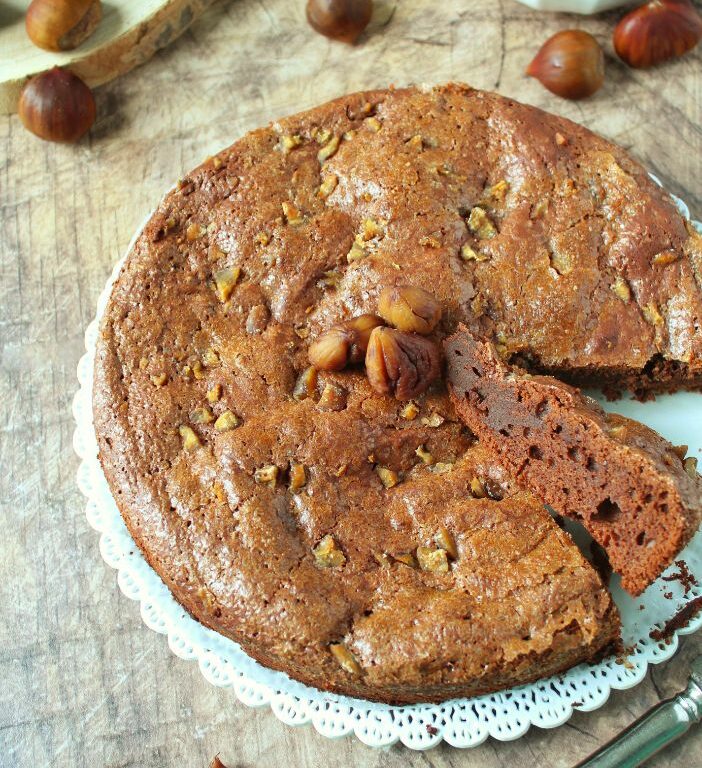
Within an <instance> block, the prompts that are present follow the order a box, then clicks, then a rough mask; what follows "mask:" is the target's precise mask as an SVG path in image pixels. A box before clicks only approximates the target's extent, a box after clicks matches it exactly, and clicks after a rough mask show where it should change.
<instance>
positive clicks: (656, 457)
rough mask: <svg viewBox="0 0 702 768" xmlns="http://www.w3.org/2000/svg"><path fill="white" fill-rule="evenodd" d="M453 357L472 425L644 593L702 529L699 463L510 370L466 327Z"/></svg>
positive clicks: (571, 394)
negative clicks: (576, 522)
mask: <svg viewBox="0 0 702 768" xmlns="http://www.w3.org/2000/svg"><path fill="white" fill-rule="evenodd" d="M445 350H446V360H447V376H448V383H449V391H450V394H451V398H452V400H453V403H454V405H455V407H456V410H457V411H458V413H459V415H460V417H461V418H462V419H463V421H464V422H465V423H466V424H467V425H468V426H469V427H470V429H471V430H472V431H473V432H474V433H475V434H476V435H477V436H478V437H479V439H480V440H481V441H482V442H483V444H484V445H485V446H486V447H488V448H489V449H491V450H492V451H494V453H495V455H496V457H498V458H499V460H500V462H501V463H502V464H503V466H504V467H505V468H506V469H507V470H508V471H510V472H512V473H513V475H514V477H515V478H516V480H517V482H518V483H519V484H520V485H522V486H523V487H525V488H528V489H529V490H530V491H532V492H533V493H534V494H536V495H537V496H538V497H539V498H541V499H543V500H544V501H545V502H546V503H547V504H549V505H550V506H552V507H553V508H554V509H555V510H557V511H558V512H560V513H563V514H565V515H568V516H569V517H572V518H574V519H577V520H581V521H582V523H583V525H584V526H585V528H586V529H587V530H588V531H589V533H590V534H591V535H592V537H593V538H594V539H595V540H596V541H597V542H599V543H600V544H601V545H602V547H604V549H605V551H606V552H607V554H608V556H609V559H610V563H611V565H612V568H613V569H614V571H616V572H617V573H619V574H621V577H622V586H623V587H624V589H626V590H627V591H628V592H630V593H631V594H633V595H637V594H639V593H640V592H642V591H643V590H644V589H645V588H646V587H647V586H648V585H649V584H650V583H651V581H653V580H654V579H655V578H656V577H657V576H658V575H659V574H660V573H661V571H662V570H663V569H664V568H666V566H668V565H669V564H670V563H671V562H672V560H673V558H674V557H675V555H676V554H677V553H678V552H679V551H680V550H681V549H682V548H683V547H684V546H685V544H686V543H687V542H688V541H689V540H690V538H691V537H692V535H693V534H694V532H695V531H696V530H697V527H698V525H699V523H700V517H701V516H702V478H700V476H699V474H698V473H697V471H696V465H697V461H696V459H693V458H685V452H686V447H684V446H681V447H675V446H673V445H671V444H670V443H669V442H668V441H667V440H664V439H663V438H662V437H661V436H660V435H659V434H658V433H656V432H654V431H653V430H652V429H649V428H648V427H646V426H645V425H643V424H640V423H639V422H636V421H633V420H631V419H627V418H624V417H623V416H618V415H616V414H607V413H605V412H604V411H603V410H602V408H600V406H599V405H598V404H597V403H596V402H595V401H594V400H592V399H591V398H589V397H586V396H584V395H583V394H582V393H581V392H580V390H579V389H576V388H574V387H571V386H569V385H567V384H564V383H562V382H560V381H558V380H557V379H554V378H552V377H549V376H532V375H530V374H529V373H527V372H526V371H524V370H522V369H520V368H518V367H516V366H510V365H507V364H506V363H504V362H502V361H501V359H500V358H499V356H498V354H497V351H496V349H495V347H494V346H493V345H492V343H490V342H488V341H482V340H479V339H477V338H476V337H475V336H474V335H472V334H471V333H470V332H469V331H468V329H467V328H465V326H460V327H459V329H458V331H457V333H455V334H454V335H453V336H451V337H450V338H449V339H447V340H446V342H445Z"/></svg>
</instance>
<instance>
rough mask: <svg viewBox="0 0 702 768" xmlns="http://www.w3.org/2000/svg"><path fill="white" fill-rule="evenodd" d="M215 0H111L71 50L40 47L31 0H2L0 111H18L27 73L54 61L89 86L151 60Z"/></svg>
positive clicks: (103, 5)
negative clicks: (30, 20) (29, 15)
mask: <svg viewBox="0 0 702 768" xmlns="http://www.w3.org/2000/svg"><path fill="white" fill-rule="evenodd" d="M211 3H212V0H110V2H109V3H104V2H103V4H102V13H103V15H102V21H101V22H100V24H99V25H98V27H97V29H96V30H95V32H94V33H93V34H92V35H91V36H90V37H89V38H88V39H87V40H86V41H85V42H84V43H83V45H81V46H79V47H78V48H76V49H75V50H73V51H66V52H64V53H54V52H53V51H44V50H42V49H41V48H37V47H36V46H35V45H34V44H33V43H32V42H31V41H30V39H29V38H28V37H27V32H26V30H25V27H24V15H25V13H26V10H27V7H28V5H29V2H28V0H0V114H5V115H7V114H12V113H13V112H16V111H17V102H18V99H19V94H20V91H21V89H22V86H23V85H24V83H25V82H26V81H27V79H28V78H30V77H32V76H33V75H36V74H38V73H39V72H43V71H44V70H46V69H49V68H51V67H53V66H55V65H59V66H62V67H67V68H68V69H70V70H71V71H73V72H75V73H76V74H77V75H79V76H80V77H82V78H83V80H85V82H86V83H87V84H88V85H90V86H96V85H101V84H102V83H106V82H108V81H109V80H112V79H113V78H115V77H118V76H119V75H121V74H123V73H124V72H128V71H129V70H130V69H133V68H134V67H137V66H139V64H143V63H144V62H145V61H147V60H148V59H150V58H151V57H152V56H153V55H154V53H156V51H157V50H158V49H159V48H163V47H164V46H166V45H168V43H170V42H171V41H172V40H175V38H177V37H178V35H180V34H181V33H182V32H184V31H185V30H186V29H187V28H188V27H189V26H190V24H191V23H192V21H193V20H194V19H195V18H197V16H198V15H199V14H200V13H201V12H202V11H203V10H204V9H205V8H207V6H208V5H210V4H211Z"/></svg>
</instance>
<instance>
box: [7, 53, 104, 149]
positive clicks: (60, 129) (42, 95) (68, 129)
mask: <svg viewBox="0 0 702 768" xmlns="http://www.w3.org/2000/svg"><path fill="white" fill-rule="evenodd" d="M18 112H19V116H20V120H22V123H23V124H24V127H25V128H26V129H27V130H28V131H31V132H32V133H33V134H35V135H36V136H39V138H41V139H46V140H47V141H65V142H70V141H78V139H79V138H80V137H81V136H82V135H83V134H84V133H86V132H87V131H88V130H89V129H90V127H91V126H92V124H93V123H94V122H95V99H94V98H93V93H92V91H91V90H90V88H88V86H87V85H86V84H85V83H84V82H83V81H82V80H81V79H80V78H79V77H78V76H77V75H74V74H73V73H72V72H69V71H68V70H65V69H61V68H60V67H54V68H53V69H50V70H49V71H48V72H42V74H40V75H37V76H36V77H33V78H32V79H31V80H30V81H29V82H28V83H27V84H26V85H25V86H24V88H23V89H22V93H21V95H20V100H19V108H18Z"/></svg>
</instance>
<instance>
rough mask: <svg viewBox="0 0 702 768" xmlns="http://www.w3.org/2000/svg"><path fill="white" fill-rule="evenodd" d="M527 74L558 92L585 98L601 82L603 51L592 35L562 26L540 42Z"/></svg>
mask: <svg viewBox="0 0 702 768" xmlns="http://www.w3.org/2000/svg"><path fill="white" fill-rule="evenodd" d="M526 74H527V75H529V76H530V77H535V78H536V79H537V80H538V81H539V82H540V83H541V84H542V85H543V86H544V87H545V88H547V89H548V90H549V91H551V93H555V94H556V95H557V96H562V97H563V98H564V99H584V98H586V97H587V96H592V94H593V93H595V92H596V91H598V90H599V89H600V88H601V87H602V84H603V83H604V75H605V61H604V53H603V51H602V47H601V46H600V44H599V43H598V42H597V40H595V38H594V37H593V36H592V35H590V34H588V33H587V32H583V31H582V30H580V29H565V30H563V31H561V32H557V33H556V34H555V35H553V37H550V38H549V39H548V40H547V41H546V42H545V43H544V44H543V45H542V46H541V49H540V50H539V52H538V53H537V54H536V56H535V57H534V59H533V60H532V62H531V64H529V66H528V67H527V70H526Z"/></svg>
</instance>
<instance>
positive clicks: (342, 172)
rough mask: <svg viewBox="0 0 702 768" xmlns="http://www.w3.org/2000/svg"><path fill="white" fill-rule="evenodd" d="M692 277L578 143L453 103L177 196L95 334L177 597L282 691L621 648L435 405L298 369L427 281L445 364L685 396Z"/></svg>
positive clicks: (386, 116) (148, 538) (404, 685)
mask: <svg viewBox="0 0 702 768" xmlns="http://www.w3.org/2000/svg"><path fill="white" fill-rule="evenodd" d="M701 264H702V246H701V245H700V237H699V236H698V235H696V234H695V233H694V231H693V230H692V228H691V227H690V225H689V224H688V223H687V222H686V221H684V220H683V218H682V217H681V216H680V215H679V214H678V212H677V211H676V209H675V207H674V205H673V203H672V202H671V200H670V198H669V197H668V196H667V195H666V194H665V192H663V191H662V190H661V189H659V188H658V187H657V186H656V185H655V184H654V183H653V182H652V181H651V180H650V179H649V178H648V176H647V175H646V173H645V171H644V170H643V169H642V168H641V167H640V166H639V165H638V164H637V163H636V162H634V161H633V160H632V159H631V158H630V157H629V156H628V155H627V154H626V153H625V152H624V151H623V150H621V149H620V148H618V147H616V146H614V145H612V144H611V143H609V142H607V141H605V140H604V139H602V138H599V137H598V136H595V135H593V134H592V133H590V132H588V131H587V130H585V129H584V128H582V127H580V126H577V125H575V124H573V123H571V122H569V121H567V120H564V119H561V118H558V117H555V116H553V115H549V114H546V113H544V112H541V111H539V110H537V109H534V108H531V107H527V106H523V105H521V104H518V103H516V102H514V101H511V100H508V99H505V98H502V97H500V96H497V95H495V94H491V93H484V92H481V91H477V90H473V89H471V88H469V87H467V86H462V85H448V86H443V87H436V88H433V89H418V88H408V89H404V90H386V91H374V92H367V93H360V94H354V95H350V96H346V97H344V98H342V99H339V100H337V101H334V102H331V103H329V104H326V105H324V106H321V107H318V108H316V109H313V110H311V111H309V112H306V113H303V114H300V115H296V116H293V117H290V118H287V119H285V120H281V121H280V122H277V123H274V124H272V125H271V126H269V127H268V128H265V129H261V130H257V131H254V132H252V133H250V134H248V135H247V136H245V137H244V138H243V139H241V140H240V141H238V142H237V143H235V144H234V145H232V146H231V147H230V148H229V149H227V150H224V151H222V152H221V153H219V154H218V155H217V156H215V157H213V158H210V159H208V160H207V161H206V162H205V163H203V164H202V165H201V166H200V167H199V168H197V169H195V170H194V171H193V172H192V173H190V174H189V175H188V176H187V177H186V178H184V179H183V180H182V181H181V182H179V184H178V186H177V188H176V189H174V190H173V191H171V192H170V193H169V194H167V195H166V197H165V198H164V199H163V201H162V202H161V204H160V205H159V207H158V209H157V211H156V212H155V213H154V215H153V216H152V217H151V219H150V221H149V222H148V223H147V225H146V226H145V228H144V230H143V231H142V232H141V234H140V235H139V237H138V239H137V240H136V242H135V244H134V246H133V247H132V249H131V251H130V253H129V255H128V258H127V260H126V262H125V265H124V267H123V269H122V271H121V273H120V275H119V277H118V280H117V282H116V283H115V286H114V289H113V292H112V296H111V299H110V302H109V304H108V306H107V308H106V311H105V314H104V317H103V320H102V324H101V331H100V338H99V341H98V346H97V356H96V364H95V386H94V420H95V427H96V433H97V438H98V444H99V450H100V460H101V462H102V465H103V468H104V470H105V474H106V477H107V479H108V482H109V484H110V487H111V489H112V491H113V494H114V496H115V499H116V500H117V504H118V506H119V508H120V511H121V513H122V515H123V517H124V519H125V522H126V524H127V527H128V528H129V530H130V532H131V534H132V536H133V538H134V540H135V541H136V542H137V544H138V546H139V547H140V548H141V550H142V551H143V552H144V555H145V556H146V558H147V560H148V561H149V563H150V564H151V565H152V567H153V568H154V569H155V570H156V572H157V573H158V574H159V575H160V576H161V578H162V579H163V580H164V582H165V583H166V584H167V585H168V587H169V588H170V589H171V591H172V592H173V594H174V595H175V597H176V598H177V600H178V601H179V602H180V603H181V604H182V605H183V606H184V607H185V608H186V609H187V610H188V611H189V612H190V613H191V614H192V615H193V616H194V617H195V618H197V619H198V620H199V621H201V622H202V623H203V624H205V625H207V626H208V627H211V628H213V629H215V630H217V631H219V632H221V633H222V634H224V635H227V636H229V637H231V638H233V639H234V640H236V641H237V642H239V643H240V644H241V646H242V647H243V649H244V650H245V651H246V652H247V653H249V654H250V655H251V656H253V657H254V658H256V659H258V660H259V661H260V662H261V663H263V664H265V665H267V666H270V667H273V668H275V669H279V670H283V671H285V672H287V673H289V674H290V675H291V676H293V677H294V678H297V679H299V680H301V681H304V682H306V683H309V684H312V685H314V686H317V687H319V688H322V689H327V690H332V691H337V692H341V693H346V694H350V695H355V696H361V697H365V698H369V699H376V700H381V701H386V702H414V701H438V700H442V699H446V698H449V697H454V696H463V695H472V694H478V693H483V692H488V691H492V690H496V689H499V688H503V687H507V686H511V685H514V684H519V683H524V682H527V681H529V680H533V679H535V678H537V677H541V676H545V675H550V674H553V673H555V672H557V671H559V670H563V669H565V668H567V667H569V666H571V665H573V664H575V663H577V662H580V661H584V660H590V659H593V658H596V657H597V656H598V655H599V654H601V653H603V652H605V651H606V649H607V648H608V647H609V646H610V645H611V644H612V642H613V641H616V639H617V637H618V633H619V619H618V614H617V611H616V607H615V606H614V604H613V603H612V600H611V598H610V596H609V594H608V592H607V591H606V589H605V588H604V586H603V585H602V583H601V581H600V579H599V576H598V575H597V574H596V572H595V571H594V569H593V568H592V567H591V566H590V565H589V564H588V563H587V561H586V560H584V559H583V557H582V556H581V554H580V552H579V550H578V549H576V547H575V545H574V544H573V543H572V541H571V540H570V538H569V537H568V535H567V534H566V533H564V532H563V531H561V530H560V529H559V528H558V526H557V525H556V524H555V523H554V522H553V521H552V519H551V517H550V515H549V514H548V513H547V511H546V510H545V508H544V507H543V505H542V503H541V502H540V501H538V500H537V499H536V498H535V497H534V496H532V495H530V494H528V493H525V492H524V491H521V490H519V488H518V487H517V486H516V484H515V483H514V482H513V481H512V480H511V479H510V478H509V477H508V475H507V474H506V473H505V471H504V470H503V469H501V468H500V465H499V463H498V462H497V461H496V460H495V459H494V458H493V457H492V455H491V454H489V453H487V452H486V448H485V447H484V446H482V445H480V444H476V442H475V439H474V438H473V436H472V435H471V434H470V432H469V430H468V429H467V428H466V427H465V426H464V425H463V424H462V423H461V422H460V419H459V418H458V416H457V415H456V412H455V410H454V408H453V406H452V404H451V402H450V399H449V397H448V394H447V391H446V387H445V385H444V384H442V382H441V381H440V380H437V381H436V382H434V384H432V386H431V387H430V388H429V389H428V390H426V391H425V392H424V393H423V394H420V395H418V396H417V397H415V398H414V399H413V400H410V401H405V402H398V400H396V399H395V398H394V397H392V396H391V395H383V394H378V393H377V392H376V391H374V390H373V389H372V388H371V386H370V384H369V381H368V379H367V378H366V376H365V374H364V372H363V370H362V369H361V368H359V367H356V368H353V367H352V368H350V369H347V370H344V371H338V372H327V371H319V372H317V371H315V370H314V369H311V368H309V363H308V361H307V357H308V351H309V347H310V344H311V343H312V342H313V341H314V340H315V339H317V338H318V337H319V336H320V334H322V333H323V332H325V331H326V329H329V328H330V327H332V326H334V325H335V324H337V323H340V322H344V321H346V320H349V319H351V318H355V317H357V316H358V315H361V314H364V313H375V312H376V309H377V303H378V296H379V294H380V293H381V291H382V290H383V289H384V288H386V287H388V286H395V285H398V284H400V283H402V284H411V285H414V286H417V287H420V288H424V289H426V290H428V291H431V292H432V293H433V294H434V296H435V297H436V299H437V300H438V301H439V302H440V305H441V307H442V317H441V321H440V323H439V325H438V326H437V327H436V328H435V329H434V330H433V333H434V337H435V339H436V340H440V339H442V338H445V337H446V336H448V335H450V334H451V333H453V332H454V331H455V330H456V327H457V325H458V323H459V322H463V323H465V324H466V325H467V326H468V327H469V328H470V329H471V330H473V331H474V332H476V333H478V334H480V335H481V336H482V337H485V338H490V339H493V340H494V341H495V342H496V343H497V344H498V346H499V349H500V354H502V355H503V356H504V357H505V358H506V359H515V358H518V359H520V360H521V361H522V363H523V364H525V365H529V366H530V367H531V369H532V370H541V371H550V372H556V373H558V374H559V375H560V376H565V377H568V378H570V379H571V380H574V381H578V382H580V381H592V382H597V383H599V384H603V385H610V386H614V387H629V388H632V389H634V390H636V391H638V392H639V393H642V394H645V393H646V392H647V391H650V390H653V389H663V390H666V389H675V388H679V387H696V386H698V385H699V384H700V383H702V361H701V358H700V351H701V350H702V338H701V335H700V333H699V320H700V309H701V307H702V303H701V294H700V287H699V280H700V277H699V274H700V266H701ZM386 336H387V334H386ZM420 383H421V382H420ZM395 394H397V393H395Z"/></svg>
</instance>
